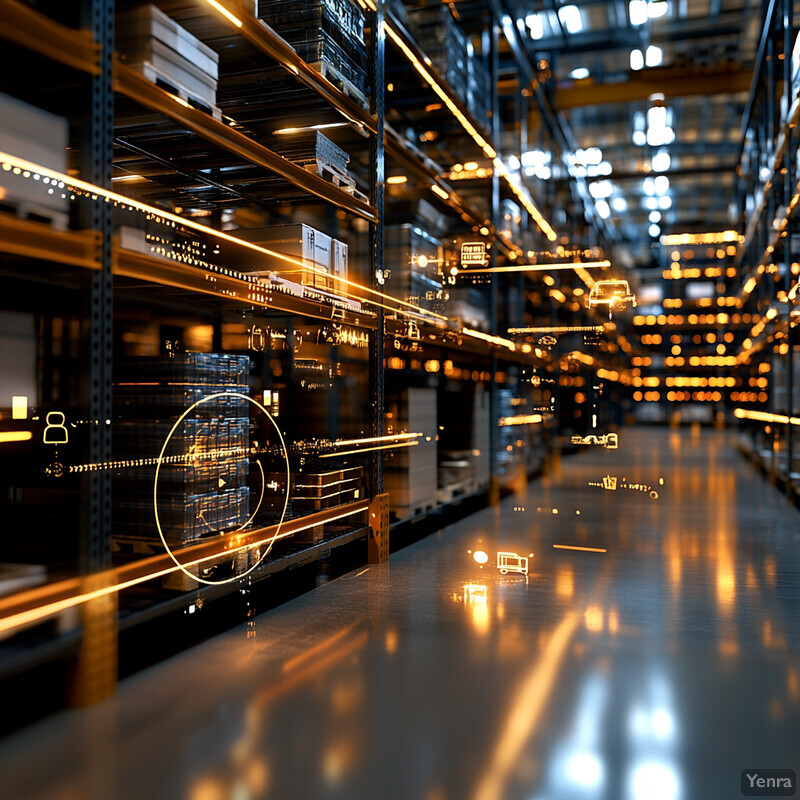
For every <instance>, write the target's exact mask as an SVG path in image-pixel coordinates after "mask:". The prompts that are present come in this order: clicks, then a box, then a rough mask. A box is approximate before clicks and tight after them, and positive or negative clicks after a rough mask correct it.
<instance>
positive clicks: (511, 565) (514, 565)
mask: <svg viewBox="0 0 800 800" xmlns="http://www.w3.org/2000/svg"><path fill="white" fill-rule="evenodd" d="M497 569H499V570H500V574H501V575H508V573H509V572H518V573H519V574H520V575H527V574H528V559H527V557H526V556H520V555H517V553H498V554H497Z"/></svg>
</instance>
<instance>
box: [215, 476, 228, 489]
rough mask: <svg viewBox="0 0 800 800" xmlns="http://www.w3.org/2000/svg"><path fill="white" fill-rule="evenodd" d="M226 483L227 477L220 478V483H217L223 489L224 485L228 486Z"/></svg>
mask: <svg viewBox="0 0 800 800" xmlns="http://www.w3.org/2000/svg"><path fill="white" fill-rule="evenodd" d="M226 485H227V484H226V482H225V479H224V478H220V479H219V481H218V483H217V486H219V488H220V489H221V488H222V487H223V486H226Z"/></svg>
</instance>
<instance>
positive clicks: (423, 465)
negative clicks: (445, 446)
mask: <svg viewBox="0 0 800 800" xmlns="http://www.w3.org/2000/svg"><path fill="white" fill-rule="evenodd" d="M386 409H387V415H386V420H387V425H386V432H387V433H388V434H391V433H420V434H422V436H421V437H420V439H419V444H417V445H415V446H413V447H402V448H398V449H396V450H389V451H387V452H388V455H387V456H386V461H385V468H384V489H385V490H386V491H387V492H388V493H389V509H390V511H391V512H392V513H394V515H395V516H396V517H397V518H398V519H408V518H409V517H414V516H417V515H418V514H422V513H425V512H426V511H430V510H431V509H432V508H434V506H435V505H436V467H437V465H436V432H437V427H436V390H435V389H406V390H405V391H404V392H403V393H402V395H400V396H399V397H397V398H396V399H394V400H392V401H388V402H387V404H386Z"/></svg>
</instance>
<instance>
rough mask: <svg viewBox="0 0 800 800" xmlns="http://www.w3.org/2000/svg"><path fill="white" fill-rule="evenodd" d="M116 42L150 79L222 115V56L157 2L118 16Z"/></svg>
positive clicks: (134, 66)
mask: <svg viewBox="0 0 800 800" xmlns="http://www.w3.org/2000/svg"><path fill="white" fill-rule="evenodd" d="M116 32H117V39H116V46H117V50H119V52H120V54H121V56H122V59H123V60H124V61H125V63H126V64H127V65H128V66H129V67H131V68H132V69H135V70H136V71H137V72H140V73H141V74H142V75H144V76H145V77H146V78H147V79H148V80H150V81H152V82H153V83H155V84H158V85H160V86H162V87H163V88H165V89H167V90H168V91H170V92H172V93H173V94H176V95H177V96H179V97H181V98H182V99H183V100H185V101H186V102H188V103H189V104H190V105H194V106H197V107H200V108H203V109H204V110H206V111H209V112H211V113H213V114H215V116H219V112H218V111H217V107H216V106H217V77H218V71H219V70H218V65H219V56H218V55H217V53H215V52H214V51H213V50H212V49H211V48H210V47H208V45H206V44H203V42H201V41H200V40H199V39H198V38H197V37H195V36H193V35H192V34H191V33H189V32H188V31H187V30H185V29H184V28H183V27H181V26H180V25H179V24H178V23H177V22H176V21H175V20H173V19H172V18H171V17H169V16H167V15H166V14H165V13H164V12H163V11H161V10H160V9H158V8H156V6H154V5H152V4H150V5H142V6H138V7H137V8H134V9H132V10H130V11H126V12H123V13H121V14H119V15H118V17H117V24H116Z"/></svg>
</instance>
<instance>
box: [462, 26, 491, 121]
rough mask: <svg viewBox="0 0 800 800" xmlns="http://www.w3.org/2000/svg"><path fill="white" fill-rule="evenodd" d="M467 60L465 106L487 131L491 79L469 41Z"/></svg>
mask: <svg viewBox="0 0 800 800" xmlns="http://www.w3.org/2000/svg"><path fill="white" fill-rule="evenodd" d="M468 45H469V60H468V62H467V63H468V67H467V108H468V109H469V110H470V111H471V112H472V116H473V117H475V119H476V120H477V121H478V122H479V123H480V124H481V125H482V126H483V127H484V129H486V130H487V131H488V129H489V127H490V125H489V121H490V120H489V112H490V111H491V106H490V105H489V103H490V98H491V96H492V95H491V79H490V77H489V71H488V70H487V69H486V66H485V65H484V63H483V60H482V59H480V58H478V57H477V56H476V55H475V53H474V50H473V48H472V43H471V42H469V43H468Z"/></svg>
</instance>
